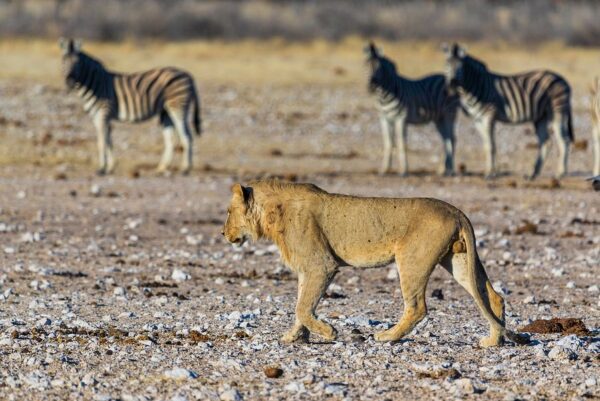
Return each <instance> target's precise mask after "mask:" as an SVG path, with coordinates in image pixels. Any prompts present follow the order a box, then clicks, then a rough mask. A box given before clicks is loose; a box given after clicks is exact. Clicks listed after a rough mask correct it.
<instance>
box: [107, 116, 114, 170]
mask: <svg viewBox="0 0 600 401" xmlns="http://www.w3.org/2000/svg"><path fill="white" fill-rule="evenodd" d="M105 138H106V172H107V173H108V174H112V172H113V171H114V169H115V158H114V156H113V142H112V128H111V126H110V123H107V124H106V134H105Z"/></svg>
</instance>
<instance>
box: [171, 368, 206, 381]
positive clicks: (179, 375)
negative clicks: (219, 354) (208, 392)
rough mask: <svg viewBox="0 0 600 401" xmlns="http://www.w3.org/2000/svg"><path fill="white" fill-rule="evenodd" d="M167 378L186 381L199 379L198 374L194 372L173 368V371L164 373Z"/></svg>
mask: <svg viewBox="0 0 600 401" xmlns="http://www.w3.org/2000/svg"><path fill="white" fill-rule="evenodd" d="M164 375H165V377H167V378H169V379H173V380H184V379H197V378H198V373H196V372H194V371H193V370H188V369H184V368H173V369H171V370H166V371H165V373H164Z"/></svg>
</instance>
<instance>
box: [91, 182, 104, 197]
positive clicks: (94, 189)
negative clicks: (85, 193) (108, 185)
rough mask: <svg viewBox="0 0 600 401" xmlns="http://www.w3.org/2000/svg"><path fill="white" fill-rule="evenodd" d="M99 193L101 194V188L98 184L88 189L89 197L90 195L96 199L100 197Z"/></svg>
mask: <svg viewBox="0 0 600 401" xmlns="http://www.w3.org/2000/svg"><path fill="white" fill-rule="evenodd" d="M101 193H102V188H101V187H100V185H98V184H94V185H92V187H91V188H90V195H92V196H96V197H98V196H100V194H101Z"/></svg>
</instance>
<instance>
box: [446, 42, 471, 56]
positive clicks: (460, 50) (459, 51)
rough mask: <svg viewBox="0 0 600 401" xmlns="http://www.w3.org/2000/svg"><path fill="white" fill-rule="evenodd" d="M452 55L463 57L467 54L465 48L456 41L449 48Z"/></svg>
mask: <svg viewBox="0 0 600 401" xmlns="http://www.w3.org/2000/svg"><path fill="white" fill-rule="evenodd" d="M450 52H451V54H452V57H457V58H464V57H465V56H466V55H467V50H466V48H464V47H463V46H461V45H459V44H458V43H453V44H452V48H451V50H450Z"/></svg>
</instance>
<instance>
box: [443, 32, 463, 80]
mask: <svg viewBox="0 0 600 401" xmlns="http://www.w3.org/2000/svg"><path fill="white" fill-rule="evenodd" d="M442 50H443V51H444V53H445V54H446V68H445V71H444V75H445V76H446V84H447V85H448V87H449V88H450V89H451V90H456V88H458V87H459V86H461V85H462V84H463V82H464V64H465V58H466V57H467V51H466V50H465V48H464V47H462V46H460V45H459V44H458V43H453V44H451V45H448V44H446V43H444V44H442Z"/></svg>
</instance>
